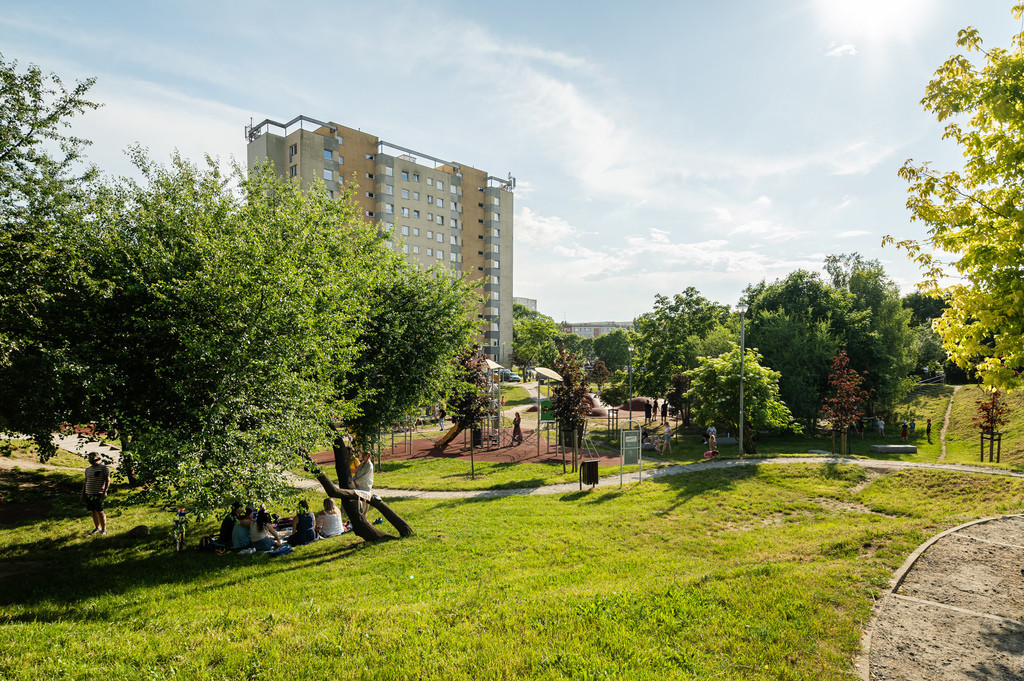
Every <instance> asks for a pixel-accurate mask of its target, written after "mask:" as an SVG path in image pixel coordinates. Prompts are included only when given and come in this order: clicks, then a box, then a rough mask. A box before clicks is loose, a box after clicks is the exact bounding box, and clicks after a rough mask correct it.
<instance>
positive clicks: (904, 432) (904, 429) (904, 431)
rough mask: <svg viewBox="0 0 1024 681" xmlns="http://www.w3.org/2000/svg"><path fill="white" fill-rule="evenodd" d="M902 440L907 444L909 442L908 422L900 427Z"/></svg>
mask: <svg viewBox="0 0 1024 681" xmlns="http://www.w3.org/2000/svg"><path fill="white" fill-rule="evenodd" d="M900 440H902V441H903V442H907V441H908V440H907V422H906V421H904V422H903V424H902V426H901V427H900Z"/></svg>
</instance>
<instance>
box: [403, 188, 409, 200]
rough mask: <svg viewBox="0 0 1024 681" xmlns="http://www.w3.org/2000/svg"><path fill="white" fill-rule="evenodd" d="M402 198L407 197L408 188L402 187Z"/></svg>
mask: <svg viewBox="0 0 1024 681" xmlns="http://www.w3.org/2000/svg"><path fill="white" fill-rule="evenodd" d="M402 198H403V199H407V198H409V190H408V189H403V190H402Z"/></svg>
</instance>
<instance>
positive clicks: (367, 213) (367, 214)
mask: <svg viewBox="0 0 1024 681" xmlns="http://www.w3.org/2000/svg"><path fill="white" fill-rule="evenodd" d="M366 217H368V218H372V217H373V211H372V210H368V211H366Z"/></svg>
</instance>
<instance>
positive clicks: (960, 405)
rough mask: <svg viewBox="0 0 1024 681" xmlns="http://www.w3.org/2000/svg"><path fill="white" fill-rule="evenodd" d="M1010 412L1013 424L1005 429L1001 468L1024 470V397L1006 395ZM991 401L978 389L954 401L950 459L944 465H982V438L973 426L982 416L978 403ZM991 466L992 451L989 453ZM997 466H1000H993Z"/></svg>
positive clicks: (965, 389)
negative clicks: (982, 400)
mask: <svg viewBox="0 0 1024 681" xmlns="http://www.w3.org/2000/svg"><path fill="white" fill-rule="evenodd" d="M1003 398H1004V399H1005V400H1006V405H1007V407H1008V408H1009V414H1008V418H1009V421H1010V422H1009V423H1008V424H1006V425H1005V426H1003V427H1002V432H1003V444H1002V456H1001V460H1002V464H1001V465H1000V467H1001V468H1009V469H1013V470H1024V394H1021V393H1010V394H1008V395H1007V394H1006V393H1003ZM981 399H988V395H984V394H983V389H982V388H981V387H980V386H976V385H966V386H964V387H963V388H961V389H960V390H959V391H958V392H957V394H956V397H955V398H954V400H953V411H952V413H951V414H950V426H949V431H948V432H947V433H946V459H945V461H944V463H969V464H980V463H981V462H980V461H979V455H980V438H979V436H978V429H977V428H976V427H975V426H974V424H973V423H972V420H973V419H974V416H975V414H977V412H978V401H979V400H981ZM985 465H988V448H987V447H986V449H985ZM992 465H996V464H992Z"/></svg>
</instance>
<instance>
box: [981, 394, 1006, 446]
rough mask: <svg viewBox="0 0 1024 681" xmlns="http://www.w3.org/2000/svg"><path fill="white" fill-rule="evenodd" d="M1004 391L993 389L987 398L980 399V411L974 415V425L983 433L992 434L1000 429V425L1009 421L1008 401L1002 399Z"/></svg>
mask: <svg viewBox="0 0 1024 681" xmlns="http://www.w3.org/2000/svg"><path fill="white" fill-rule="evenodd" d="M1002 396H1003V393H1002V391H1000V390H993V391H992V392H991V393H990V397H989V399H987V400H978V401H977V403H976V404H977V405H978V413H977V414H975V415H974V426H975V427H976V428H977V429H978V430H980V431H981V432H982V433H985V434H988V435H991V434H992V433H995V432H997V431H998V430H999V426H1001V425H1004V424H1005V423H1007V420H1006V418H1004V417H1005V416H1006V413H1007V411H1008V410H1007V407H1006V403H1005V402H1004V401H1002V399H1000V398H1002Z"/></svg>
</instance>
